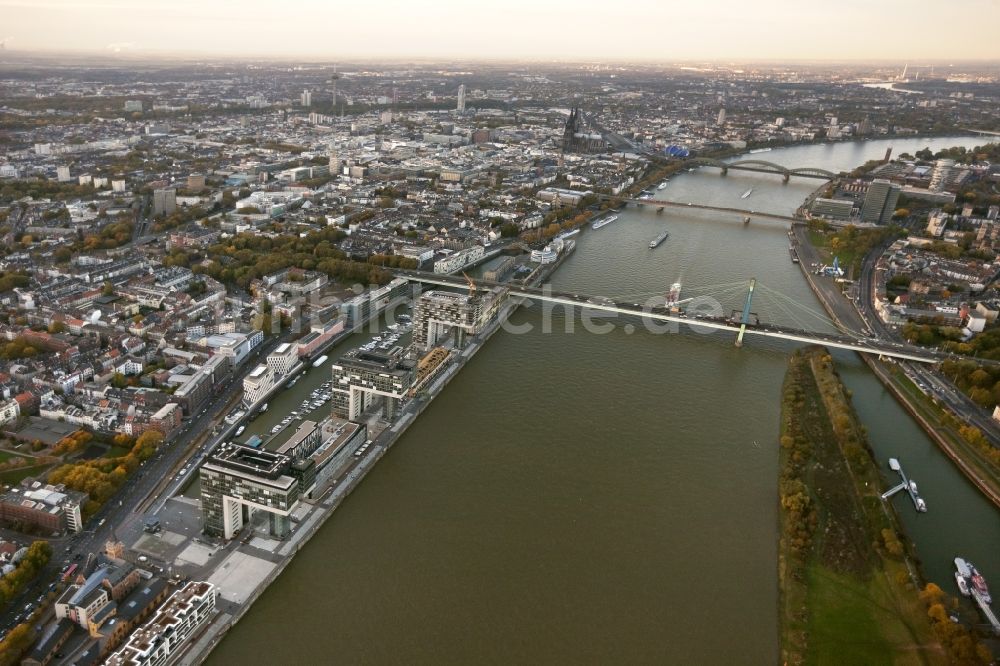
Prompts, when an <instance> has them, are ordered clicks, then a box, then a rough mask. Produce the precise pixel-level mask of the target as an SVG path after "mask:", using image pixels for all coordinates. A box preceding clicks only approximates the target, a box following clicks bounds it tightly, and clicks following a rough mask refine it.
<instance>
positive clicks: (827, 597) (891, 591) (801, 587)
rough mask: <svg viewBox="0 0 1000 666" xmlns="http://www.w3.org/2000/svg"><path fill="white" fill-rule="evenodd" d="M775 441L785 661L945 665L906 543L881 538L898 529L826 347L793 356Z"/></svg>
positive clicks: (782, 644) (942, 652)
mask: <svg viewBox="0 0 1000 666" xmlns="http://www.w3.org/2000/svg"><path fill="white" fill-rule="evenodd" d="M781 443H782V447H781V449H782V450H781V501H782V507H783V511H782V512H781V513H782V521H781V543H780V546H779V582H780V586H781V618H780V622H781V648H782V662H784V663H787V664H811V665H822V666H826V665H828V664H829V665H833V664H837V665H839V664H902V665H910V664H914V665H917V664H928V665H936V664H945V663H948V661H947V658H946V656H945V654H944V651H943V650H942V648H941V647H940V645H939V644H938V642H937V641H936V640H935V638H934V636H933V633H932V630H931V626H930V623H929V621H928V618H927V615H926V611H925V609H924V606H923V604H922V602H921V601H920V599H919V597H918V596H917V586H916V585H915V584H914V581H913V580H912V577H911V575H910V573H909V571H908V568H907V565H906V562H905V560H904V559H903V558H904V557H905V552H904V551H903V550H902V546H901V545H900V546H899V548H900V550H897V551H896V553H895V554H891V553H890V548H889V544H888V543H884V541H885V539H884V537H883V535H884V532H883V530H887V531H888V532H889V534H890V537H891V538H892V539H893V540H895V536H894V535H898V534H900V533H901V531H900V527H899V526H898V525H897V524H896V521H895V516H894V514H893V513H892V512H891V511H890V510H886V508H885V506H884V505H883V503H882V502H881V500H879V499H878V496H877V489H878V488H880V487H881V486H882V484H881V482H880V479H879V473H878V470H877V468H876V466H875V464H874V462H873V461H872V459H871V457H870V454H869V452H868V449H867V442H866V440H865V436H864V431H863V429H862V428H861V425H860V423H859V422H858V421H857V418H856V416H855V414H854V411H853V407H852V406H851V404H850V400H849V399H848V397H847V395H846V393H845V392H844V390H843V387H842V385H841V384H840V380H839V377H837V376H836V373H835V371H834V369H833V365H832V362H831V361H830V360H829V356H828V355H827V354H826V352H825V350H819V349H816V348H812V349H807V350H801V351H799V352H796V354H795V355H794V356H793V357H792V360H791V362H790V364H789V370H788V374H787V375H786V378H785V386H784V388H783V398H782V442H781ZM901 541H905V539H903V540H901ZM894 545H895V543H894Z"/></svg>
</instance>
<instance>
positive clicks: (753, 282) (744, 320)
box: [736, 278, 757, 347]
mask: <svg viewBox="0 0 1000 666" xmlns="http://www.w3.org/2000/svg"><path fill="white" fill-rule="evenodd" d="M756 286H757V278H751V279H750V289H749V290H748V291H747V300H746V301H745V302H744V303H743V313H742V315H741V316H740V332H739V333H738V334H737V335H736V346H737V347H742V346H743V334H744V333H746V330H747V324H749V323H750V303H751V302H752V301H753V289H754V287H756Z"/></svg>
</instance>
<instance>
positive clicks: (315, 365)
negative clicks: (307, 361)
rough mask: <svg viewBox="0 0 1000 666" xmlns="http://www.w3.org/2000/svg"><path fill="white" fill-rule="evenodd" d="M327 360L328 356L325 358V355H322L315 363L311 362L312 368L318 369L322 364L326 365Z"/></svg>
mask: <svg viewBox="0 0 1000 666" xmlns="http://www.w3.org/2000/svg"><path fill="white" fill-rule="evenodd" d="M328 358H329V356H327V355H326V354H323V355H322V356H320V357H319V358H318V359H316V360H315V361H313V367H314V368H318V367H319V366H321V365H323V364H324V363H326V359H328Z"/></svg>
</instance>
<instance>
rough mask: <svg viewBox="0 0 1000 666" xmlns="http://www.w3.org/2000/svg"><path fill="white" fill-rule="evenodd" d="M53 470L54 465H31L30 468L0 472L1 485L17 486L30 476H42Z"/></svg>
mask: <svg viewBox="0 0 1000 666" xmlns="http://www.w3.org/2000/svg"><path fill="white" fill-rule="evenodd" d="M51 468H52V465H31V466H28V467H18V468H17V469H10V470H7V471H5V472H0V483H6V484H8V485H11V486H13V485H17V484H18V483H20V482H21V480H22V479H26V478H27V477H29V476H42V475H43V474H45V473H46V472H48V471H49V470H50V469H51Z"/></svg>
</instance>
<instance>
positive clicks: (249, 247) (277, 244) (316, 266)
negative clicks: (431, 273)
mask: <svg viewBox="0 0 1000 666" xmlns="http://www.w3.org/2000/svg"><path fill="white" fill-rule="evenodd" d="M344 236H345V234H344V232H343V231H342V230H340V229H337V228H336V227H327V228H325V229H321V230H318V231H313V232H311V233H309V234H307V235H306V236H305V237H304V238H300V237H298V236H295V235H291V234H289V235H283V236H278V237H276V238H272V237H268V236H262V235H258V234H250V233H243V234H238V235H236V236H234V237H233V238H230V239H226V241H225V242H222V243H217V244H215V245H212V246H211V247H209V248H208V250H207V258H208V259H210V261H208V262H201V263H198V262H197V260H198V259H199V255H197V254H195V255H194V256H191V255H188V262H189V263H191V264H196V265H195V266H194V269H193V270H194V271H195V272H196V273H200V274H204V275H208V276H209V277H212V278H214V279H216V280H219V281H220V282H222V283H223V284H227V285H231V286H232V285H235V286H236V287H238V288H240V289H244V290H246V289H248V288H249V286H250V283H251V282H252V281H253V280H255V279H259V278H261V277H263V276H265V275H268V274H270V273H274V272H277V271H280V270H283V269H285V268H291V267H293V266H295V267H298V268H302V269H305V270H315V271H319V272H322V273H326V274H327V275H328V276H329V277H330V278H331V279H334V280H338V281H340V282H344V283H359V284H385V283H386V282H388V281H389V280H390V279H391V277H392V275H391V273H389V271H387V270H385V269H384V268H382V267H381V266H379V265H377V262H378V260H376V262H372V263H368V262H360V261H353V260H351V259H349V258H347V256H346V255H345V254H344V253H343V252H342V251H341V250H340V249H339V248H337V247H336V243H337V242H339V241H340V240H341V239H342V238H344ZM174 261H177V260H176V259H174ZM395 261H400V260H395ZM390 265H391V263H390Z"/></svg>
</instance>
